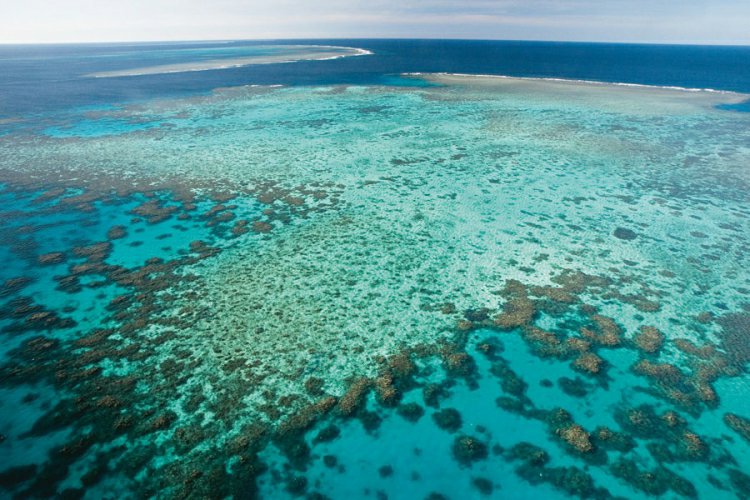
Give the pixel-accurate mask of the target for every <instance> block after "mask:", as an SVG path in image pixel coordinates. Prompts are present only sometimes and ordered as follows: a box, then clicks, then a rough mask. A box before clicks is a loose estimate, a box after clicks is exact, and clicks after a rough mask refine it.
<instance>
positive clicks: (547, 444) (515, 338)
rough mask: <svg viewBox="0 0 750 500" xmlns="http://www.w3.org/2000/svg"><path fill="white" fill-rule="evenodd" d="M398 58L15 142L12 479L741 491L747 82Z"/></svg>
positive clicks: (324, 488)
mask: <svg viewBox="0 0 750 500" xmlns="http://www.w3.org/2000/svg"><path fill="white" fill-rule="evenodd" d="M407 78H412V79H413V80H415V81H417V82H421V83H422V85H420V86H414V87H391V86H326V87H321V86H311V87H282V88H273V87H242V88H231V89H220V90H217V91H215V92H213V93H212V94H211V95H207V96H196V97H189V98H180V99H161V100H151V101H143V102H141V103H137V104H132V105H128V106H122V107H106V108H101V109H96V108H94V109H83V110H80V111H79V112H75V111H73V112H71V113H69V114H68V115H67V116H66V117H65V119H64V120H61V119H60V118H59V117H55V116H50V117H48V118H47V119H46V120H44V121H43V122H34V123H26V124H24V125H23V126H21V127H16V126H15V125H14V128H13V129H12V130H11V131H10V132H9V133H8V134H6V135H4V136H0V165H2V166H3V168H2V172H1V173H0V179H2V181H3V182H4V184H3V187H4V191H3V193H2V207H3V214H2V219H1V222H2V225H3V232H2V234H3V240H2V247H1V248H0V250H1V251H2V252H4V256H5V257H6V262H9V263H10V265H8V266H6V267H5V268H4V269H3V270H2V271H0V273H2V281H3V282H5V286H4V288H3V290H2V300H3V303H4V305H3V306H2V308H1V309H0V311H1V312H0V318H1V319H0V322H1V323H0V325H1V326H2V328H3V330H4V333H3V336H2V337H1V339H2V344H1V345H2V351H3V357H2V366H1V367H0V381H2V382H1V383H2V391H3V394H4V396H3V399H2V405H3V406H2V407H0V411H1V412H2V419H1V420H0V426H1V427H0V433H2V434H3V435H4V436H5V439H4V440H3V441H2V442H1V443H0V448H2V449H3V454H4V455H7V456H10V457H11V459H10V460H9V461H8V462H7V466H6V467H7V468H6V471H5V472H0V473H2V476H1V478H0V479H1V481H0V486H3V487H4V488H6V490H5V491H6V492H7V494H9V495H14V494H15V495H20V496H24V497H25V496H29V495H38V496H46V495H51V494H54V493H60V494H62V493H63V492H64V493H65V494H66V495H71V496H81V495H83V496H88V497H91V498H98V497H102V496H105V497H106V496H112V497H114V496H118V497H120V496H121V494H120V492H121V491H123V490H124V489H125V490H127V491H131V492H132V494H133V495H134V496H143V495H158V496H165V497H169V496H185V495H187V496H195V497H198V496H202V495H204V494H211V495H216V496H225V495H235V496H239V497H242V496H253V495H258V494H260V495H262V496H265V497H275V498H278V497H285V496H289V497H294V496H299V495H312V496H314V495H316V494H318V495H326V496H328V497H331V498H348V497H353V496H354V497H359V496H371V497H382V496H383V495H387V496H388V497H389V498H407V497H408V498H420V497H428V496H429V495H431V494H434V498H439V497H438V496H436V495H444V496H445V497H448V498H463V497H466V496H467V494H468V493H467V492H471V494H472V495H474V496H475V497H477V498H480V497H485V496H486V497H508V496H510V497H518V496H528V497H538V498H550V497H555V496H559V497H565V496H569V495H572V496H581V497H605V496H609V495H612V496H622V497H638V496H645V495H648V494H654V495H656V494H665V495H667V496H699V497H702V498H736V497H745V496H747V495H748V489H749V488H750V485H749V483H750V478H748V476H747V475H745V473H744V472H742V471H747V470H749V469H750V446H749V445H748V439H750V430H749V429H750V422H749V421H748V419H750V408H749V407H748V405H747V404H746V402H745V401H744V399H743V397H742V394H744V393H746V391H747V385H748V375H747V372H746V370H747V362H748V360H749V359H750V353H749V352H748V343H747V340H746V332H747V328H748V323H749V322H750V319H749V317H750V316H749V315H750V312H748V311H749V308H748V293H750V272H748V271H747V269H750V265H749V264H750V263H748V262H747V255H748V254H749V253H748V237H749V235H750V231H748V230H749V229H750V228H749V227H748V215H750V210H749V209H748V208H747V192H748V191H747V188H748V187H749V186H748V183H749V181H750V177H748V172H747V168H746V167H747V164H748V160H749V159H750V132H749V131H750V123H749V122H750V115H748V114H746V113H739V112H736V111H732V110H729V109H720V108H719V107H717V106H720V105H725V104H732V103H737V102H742V101H743V100H746V98H747V96H744V95H740V94H732V93H716V92H686V91H681V90H675V89H657V88H647V87H624V86H616V85H600V84H586V83H580V82H578V83H573V82H554V81H544V80H522V79H499V78H490V77H471V76H450V75H421V76H411V77H407ZM97 124H100V125H101V127H98V128H97ZM40 259H41V260H40ZM18 278H25V279H18ZM6 280H7V281H6ZM53 290H54V291H53ZM18 408H20V410H19V409H18ZM446 410H455V411H446Z"/></svg>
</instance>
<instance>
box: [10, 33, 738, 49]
mask: <svg viewBox="0 0 750 500" xmlns="http://www.w3.org/2000/svg"><path fill="white" fill-rule="evenodd" d="M305 40H394V41H397V40H432V41H438V40H445V41H466V42H526V43H570V44H576V43H579V44H601V45H662V46H696V47H750V40H747V41H737V42H733V43H727V42H710V41H709V42H706V41H701V42H694V41H693V42H689V41H674V42H665V41H623V40H611V41H603V40H544V39H531V38H528V39H525V38H463V37H447V38H446V37H408V36H406V37H333V38H328V37H307V38H297V37H277V38H265V37H264V38H204V39H153V40H76V41H49V42H38V41H37V42H34V41H26V42H23V41H0V46H12V45H16V46H19V45H106V44H111V45H126V44H176V43H185V44H187V43H236V42H264V41H269V42H274V41H305Z"/></svg>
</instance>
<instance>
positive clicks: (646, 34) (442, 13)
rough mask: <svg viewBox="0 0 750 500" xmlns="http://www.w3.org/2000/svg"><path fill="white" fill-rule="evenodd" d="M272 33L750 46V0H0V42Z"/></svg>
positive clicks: (282, 35)
mask: <svg viewBox="0 0 750 500" xmlns="http://www.w3.org/2000/svg"><path fill="white" fill-rule="evenodd" d="M269 38H480V39H505V40H508V39H509V40H577V41H609V42H649V43H705V44H743V45H750V0H346V1H345V0H266V1H259V0H0V43H36V42H40V43H42V42H43V43H47V42H94V41H156V40H236V39H269Z"/></svg>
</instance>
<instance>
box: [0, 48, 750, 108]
mask: <svg viewBox="0 0 750 500" xmlns="http://www.w3.org/2000/svg"><path fill="white" fill-rule="evenodd" d="M268 43H269V41H257V42H256V41H238V42H228V43H223V42H222V43H216V42H213V43H203V42H196V43H189V42H182V43H140V44H125V43H122V44H71V45H8V46H0V117H2V116H9V115H17V114H25V113H34V112H45V111H51V110H55V109H60V108H65V107H70V106H86V105H99V104H108V103H111V102H113V101H114V102H122V101H126V100H139V99H151V98H154V97H161V96H175V95H180V94H190V93H201V92H208V91H210V90H211V89H214V88H217V87H231V86H237V85H248V84H260V85H269V84H283V85H320V84H322V85H326V84H382V83H387V84H398V83H399V78H398V75H399V74H401V73H410V72H425V73H427V72H449V73H469V74H491V75H507V76H523V77H544V78H566V79H581V80H595V81H603V82H621V83H637V84H645V85H658V86H677V87H686V88H711V89H716V90H731V91H736V92H750V47H741V46H694V45H635V44H602V43H563V42H525V41H474V40H366V39H354V40H350V39H346V40H343V39H336V40H284V41H273V42H272V43H273V44H332V45H341V46H351V47H360V48H364V49H368V50H370V51H372V52H373V53H374V54H373V55H372V56H370V57H354V58H342V59H338V60H335V61H331V62H329V63H327V64H325V65H320V64H318V63H316V62H314V61H312V62H304V61H303V62H297V63H296V64H272V65H264V66H245V67H240V68H232V69H222V70H214V71H200V72H192V73H188V74H187V75H186V74H185V73H175V74H161V75H150V76H140V77H132V78H112V79H107V80H106V81H101V80H98V79H81V78H80V76H81V75H85V74H87V73H90V72H93V71H107V70H116V69H124V68H128V67H132V66H133V64H134V63H135V64H136V65H138V64H140V63H142V62H143V61H144V60H148V61H150V62H151V63H153V64H159V63H160V62H162V59H163V58H164V51H165V50H169V49H175V48H179V49H206V48H215V47H218V48H226V49H229V48H231V47H239V46H247V45H262V44H268ZM171 56H172V57H171V58H170V60H169V62H179V61H180V60H189V59H190V58H191V57H194V54H193V53H191V52H189V51H182V52H181V53H180V52H178V53H173V54H171ZM155 58H156V59H155ZM159 58H162V59H159ZM401 83H404V82H401ZM406 84H409V82H408V81H407V82H406Z"/></svg>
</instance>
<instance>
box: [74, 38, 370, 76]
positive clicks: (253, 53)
mask: <svg viewBox="0 0 750 500" xmlns="http://www.w3.org/2000/svg"><path fill="white" fill-rule="evenodd" d="M240 49H241V50H238V51H234V52H229V53H228V54H226V52H227V51H226V50H224V51H217V50H215V49H214V50H213V51H212V50H203V51H194V52H198V53H197V54H194V55H193V60H192V61H189V62H177V63H172V64H158V65H154V66H144V67H137V68H131V69H122V70H116V71H99V72H96V73H90V74H88V75H86V76H88V77H92V78H115V77H122V76H143V75H159V74H165V73H185V72H190V71H209V70H215V69H226V68H239V67H242V66H251V65H255V64H279V63H291V62H298V61H325V60H330V59H338V58H340V57H352V56H364V55H368V54H370V53H371V52H370V51H368V50H364V49H357V48H353V47H335V46H326V45H254V46H251V47H241V48H240ZM181 52H184V51H181ZM214 52H224V53H225V54H224V57H221V58H216V59H213V58H212V57H214V56H215V55H217V54H215V53H214ZM242 52H246V53H249V54H248V55H243V54H242Z"/></svg>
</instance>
